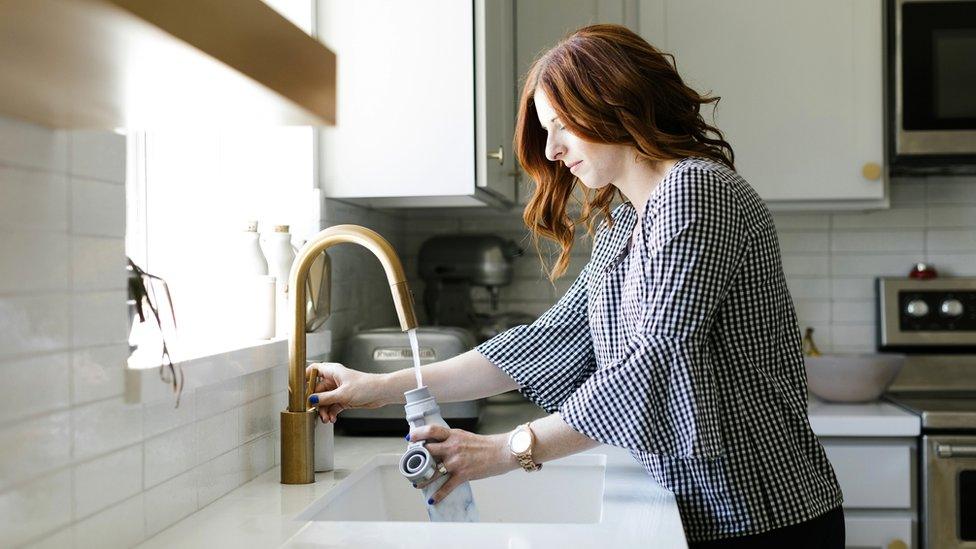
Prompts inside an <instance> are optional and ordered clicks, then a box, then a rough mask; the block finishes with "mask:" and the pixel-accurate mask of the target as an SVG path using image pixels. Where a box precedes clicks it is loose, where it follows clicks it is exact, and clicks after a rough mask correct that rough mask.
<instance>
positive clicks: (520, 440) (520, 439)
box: [512, 430, 532, 454]
mask: <svg viewBox="0 0 976 549" xmlns="http://www.w3.org/2000/svg"><path fill="white" fill-rule="evenodd" d="M531 442H532V434H531V433H529V432H528V431H526V430H522V431H519V432H517V433H515V435H514V436H512V451H513V452H515V453H516V454H521V453H522V452H524V451H526V450H528V449H529V444H530V443H531Z"/></svg>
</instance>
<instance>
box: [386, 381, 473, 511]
mask: <svg viewBox="0 0 976 549" xmlns="http://www.w3.org/2000/svg"><path fill="white" fill-rule="evenodd" d="M404 395H405V396H406V399H407V404H406V406H404V409H405V410H406V413H407V422H408V423H409V424H410V426H411V427H420V426H422V425H443V426H444V427H450V426H449V425H448V424H447V422H446V421H444V418H443V417H442V416H441V410H440V407H439V406H437V401H435V400H434V397H432V396H430V391H429V390H428V389H427V387H421V388H419V389H414V390H412V391H407V392H406V393H404ZM405 462H409V463H410V465H407V464H405ZM436 466H437V464H436V463H435V460H434V459H433V458H432V457H431V456H430V454H429V453H428V452H427V449H426V448H424V447H423V443H414V444H410V445H409V446H408V447H407V452H406V453H405V454H404V459H401V473H402V474H403V475H404V476H406V477H407V478H408V480H411V481H414V480H415V478H416V477H418V476H422V475H423V474H424V472H425V471H426V472H428V473H429V472H430V471H431V470H433V469H434V468H436ZM411 473H412V474H411ZM448 478H450V475H449V474H448V475H444V476H441V477H440V478H438V479H437V480H435V481H434V482H431V483H430V484H428V485H427V486H425V487H424V488H423V490H422V492H423V495H424V496H423V497H424V504H427V501H429V500H430V498H432V497H433V496H434V494H436V493H437V490H438V489H440V487H441V486H442V485H443V484H444V483H445V482H447V479H448ZM427 515H428V516H429V517H430V521H431V522H478V508H477V507H476V506H475V504H474V495H473V494H472V493H471V484H470V483H468V482H465V483H463V484H460V485H458V486H457V487H456V488H454V490H452V491H451V493H450V494H448V495H447V497H445V498H444V499H443V500H441V501H439V502H437V503H435V504H433V505H427Z"/></svg>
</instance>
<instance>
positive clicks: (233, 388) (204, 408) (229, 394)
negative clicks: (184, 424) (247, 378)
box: [196, 377, 244, 419]
mask: <svg viewBox="0 0 976 549" xmlns="http://www.w3.org/2000/svg"><path fill="white" fill-rule="evenodd" d="M196 395H197V416H196V417H197V419H206V418H210V417H213V416H216V415H218V414H221V413H224V412H226V411H227V410H231V409H234V408H237V407H238V406H240V405H241V404H242V403H243V398H244V379H243V378H240V377H238V378H234V379H232V380H229V381H226V382H222V383H216V384H214V385H208V386H206V387H201V388H199V389H197V390H196Z"/></svg>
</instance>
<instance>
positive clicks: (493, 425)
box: [140, 393, 920, 549]
mask: <svg viewBox="0 0 976 549" xmlns="http://www.w3.org/2000/svg"><path fill="white" fill-rule="evenodd" d="M544 415H545V412H544V411H542V410H541V409H539V408H536V407H535V406H533V405H531V404H527V403H525V402H524V401H523V400H521V397H520V396H518V395H515V394H512V393H510V394H508V395H501V396H499V397H495V398H494V399H492V401H491V402H490V404H489V405H488V406H486V407H485V412H484V416H483V419H482V422H481V424H480V426H479V429H478V431H479V432H481V433H500V432H505V431H508V430H509V429H511V428H512V427H513V426H515V425H517V424H519V423H522V422H525V421H529V420H532V419H535V418H537V417H542V416H544ZM809 417H810V424H811V426H812V427H813V430H814V432H815V433H816V434H817V435H818V436H821V437H900V436H917V435H918V433H919V430H920V420H919V418H918V417H917V416H915V415H913V414H911V413H909V412H907V411H905V410H903V409H901V408H899V407H897V406H895V405H894V404H891V403H888V402H875V403H868V404H831V403H826V402H823V401H820V400H817V399H815V398H813V397H811V400H810V402H809ZM404 448H405V443H404V441H403V439H401V438H399V437H392V436H391V437H362V436H355V437H349V436H339V435H337V436H336V442H335V449H336V452H335V470H334V471H331V472H328V473H317V474H316V475H315V480H316V482H315V483H314V484H310V485H299V486H285V485H282V484H280V483H279V482H278V474H279V473H278V468H277V467H275V468H273V469H271V470H269V471H267V472H265V473H264V474H262V475H260V476H258V477H257V478H255V479H254V480H252V481H251V482H249V483H247V484H245V485H243V486H241V487H240V488H237V489H236V490H233V491H232V492H230V493H228V494H227V495H225V496H223V497H222V498H220V499H218V500H217V501H215V502H214V503H212V504H211V505H208V506H207V507H205V508H203V509H201V510H200V511H198V512H196V513H194V514H193V515H191V516H189V517H187V518H186V519H184V520H182V521H180V522H178V523H176V524H174V525H173V526H171V527H170V528H168V529H166V530H164V531H162V532H160V533H159V534H157V535H156V536H154V537H152V538H150V539H148V540H146V542H144V543H143V544H142V545H141V546H140V547H144V548H169V547H174V546H179V547H201V548H202V547H235V548H236V549H240V548H248V547H261V548H266V547H278V546H281V545H283V544H286V543H289V544H290V545H295V546H302V547H305V546H310V543H311V542H312V541H313V540H314V543H315V544H316V545H321V546H329V545H328V540H329V536H328V535H327V534H328V531H329V528H330V526H329V523H325V522H317V523H316V522H306V521H297V520H295V517H297V516H298V515H299V514H300V513H301V512H302V511H303V510H304V509H305V508H306V507H308V506H309V505H310V504H312V503H313V502H315V501H316V500H318V499H319V498H321V497H322V496H323V495H325V494H326V493H327V492H329V490H331V489H332V488H333V487H335V486H336V485H337V484H338V483H339V482H341V481H342V480H343V479H344V478H346V477H347V476H349V474H350V473H351V472H352V471H354V470H356V469H357V468H359V467H360V466H362V465H363V464H364V463H366V462H367V461H368V460H370V459H371V458H372V457H374V456H376V455H377V454H382V453H395V452H402V451H403V449H404ZM586 453H594V454H605V455H607V466H608V471H609V468H610V467H614V468H617V469H618V472H620V474H621V475H623V476H621V479H623V478H624V477H628V476H629V475H633V474H634V472H635V471H637V468H636V467H637V466H636V462H634V460H633V459H632V458H631V457H630V456H629V454H628V453H627V452H626V451H624V450H621V449H619V448H612V447H608V446H600V447H597V448H594V449H592V450H589V451H587V452H586ZM516 473H517V472H516ZM636 475H637V476H639V477H641V480H646V481H647V482H649V483H653V481H652V480H651V479H650V478H648V477H647V476H646V475H645V474H643V472H642V471H639V472H637V473H636ZM618 476H619V475H618ZM610 477H611V475H609V474H608V486H610V485H611V482H610V480H609V478H610ZM633 478H636V477H633ZM631 482H633V479H631ZM655 486H656V489H658V490H659V491H660V497H659V498H656V501H655V503H656V509H657V510H656V513H657V514H656V515H654V516H653V517H651V516H650V515H649V514H648V511H647V509H645V510H644V511H643V514H642V517H641V520H644V521H646V520H654V521H657V525H658V528H659V530H660V532H661V533H662V534H663V535H665V536H666V537H667V536H670V538H669V539H670V540H671V541H673V542H674V546H677V547H684V546H685V541H684V535H683V532H682V531H681V523H680V519H679V517H678V512H677V507H676V506H675V504H674V497H673V495H671V494H670V492H668V491H667V490H665V489H664V488H661V487H660V486H657V485H655ZM405 524H410V523H405ZM436 526H437V527H441V526H447V525H443V524H438V525H436ZM454 526H456V525H454ZM565 526H567V525H556V526H554V528H556V529H561V530H560V531H561V532H562V533H563V535H565V534H566V533H568V532H573V531H575V530H578V532H576V535H577V536H579V535H580V534H581V533H583V532H584V531H585V528H586V525H573V526H577V527H578V528H575V529H573V528H571V529H566V528H565ZM497 527H498V528H499V532H503V531H504V529H505V527H506V525H504V524H499V525H497ZM554 539H555V538H554ZM574 539H579V540H580V541H582V539H581V538H578V537H577V538H574ZM496 541H497V540H496ZM526 541H527V540H526ZM656 541H658V542H661V544H660V546H662V547H664V546H667V547H671V546H672V545H668V544H667V543H664V541H665V540H664V538H657V540H656ZM517 545H518V546H519V547H537V545H534V544H525V543H523V544H517ZM382 546H384V547H392V546H397V545H389V544H388V543H384V544H383V545H382ZM564 546H565V544H564ZM360 547H364V546H362V545H360Z"/></svg>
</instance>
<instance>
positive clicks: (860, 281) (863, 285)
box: [830, 277, 875, 300]
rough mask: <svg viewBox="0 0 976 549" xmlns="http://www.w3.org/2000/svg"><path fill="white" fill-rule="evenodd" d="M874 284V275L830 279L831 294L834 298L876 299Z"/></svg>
mask: <svg viewBox="0 0 976 549" xmlns="http://www.w3.org/2000/svg"><path fill="white" fill-rule="evenodd" d="M874 286H875V279H874V278H873V277H858V278H832V279H830V288H831V295H832V297H833V298H834V299H861V300H866V299H874V296H875V288H874Z"/></svg>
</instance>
